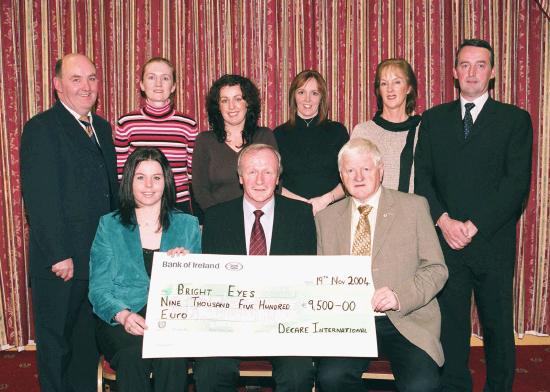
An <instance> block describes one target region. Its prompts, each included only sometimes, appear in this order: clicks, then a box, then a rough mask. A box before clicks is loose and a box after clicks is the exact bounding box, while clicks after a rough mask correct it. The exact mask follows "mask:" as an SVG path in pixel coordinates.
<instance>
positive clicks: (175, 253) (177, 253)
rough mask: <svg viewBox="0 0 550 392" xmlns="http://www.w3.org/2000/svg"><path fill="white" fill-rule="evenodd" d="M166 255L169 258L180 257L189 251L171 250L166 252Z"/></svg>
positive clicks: (182, 249)
mask: <svg viewBox="0 0 550 392" xmlns="http://www.w3.org/2000/svg"><path fill="white" fill-rule="evenodd" d="M166 254H167V255H168V256H170V257H174V256H182V255H187V254H189V251H188V250H187V249H185V248H172V249H170V250H169V251H167V252H166Z"/></svg>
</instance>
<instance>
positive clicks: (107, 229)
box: [89, 212, 201, 325]
mask: <svg viewBox="0 0 550 392" xmlns="http://www.w3.org/2000/svg"><path fill="white" fill-rule="evenodd" d="M176 247H183V248H185V249H187V250H189V252H190V253H201V235H200V229H199V222H198V220H197V218H195V217H194V216H191V215H187V214H184V213H172V214H170V227H169V228H168V230H166V231H164V232H163V233H162V238H161V241H160V251H161V252H165V251H167V250H169V249H172V248H176ZM148 291H149V276H148V275H147V272H146V271H145V265H144V261H143V249H142V246H141V240H140V237H139V228H138V227H137V226H136V227H134V228H128V227H125V226H123V225H122V223H121V222H120V219H119V217H118V216H116V215H115V213H114V212H112V213H110V214H107V215H104V216H102V217H101V219H100V221H99V226H98V228H97V232H96V235H95V239H94V242H93V244H92V250H91V254H90V291H89V298H90V302H91V303H92V306H93V308H94V313H95V314H97V315H98V316H99V317H100V318H101V319H102V320H103V321H105V322H107V323H109V324H111V325H116V324H117V323H116V322H114V321H113V317H114V316H115V315H116V314H117V313H118V312H120V311H121V310H124V309H129V310H130V311H132V312H138V311H139V310H141V309H142V308H143V306H144V305H145V304H146V303H147V294H148Z"/></svg>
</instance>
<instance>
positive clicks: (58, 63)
mask: <svg viewBox="0 0 550 392" xmlns="http://www.w3.org/2000/svg"><path fill="white" fill-rule="evenodd" d="M62 69H63V59H59V60H57V61H56V62H55V76H56V77H57V78H60V77H61V71H62Z"/></svg>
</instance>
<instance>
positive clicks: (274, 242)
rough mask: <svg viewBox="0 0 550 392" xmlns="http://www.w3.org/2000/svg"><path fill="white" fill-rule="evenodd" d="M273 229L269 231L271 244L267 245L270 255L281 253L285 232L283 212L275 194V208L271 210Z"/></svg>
mask: <svg viewBox="0 0 550 392" xmlns="http://www.w3.org/2000/svg"><path fill="white" fill-rule="evenodd" d="M273 214H274V215H273V229H272V231H271V246H270V247H269V254H270V255H277V254H281V252H282V251H283V249H284V242H285V241H284V237H285V233H284V230H283V228H284V227H287V226H286V224H285V219H286V217H285V214H284V212H283V210H282V208H281V206H280V203H279V200H278V198H277V196H276V195H275V210H274V211H273Z"/></svg>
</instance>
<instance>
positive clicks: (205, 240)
mask: <svg viewBox="0 0 550 392" xmlns="http://www.w3.org/2000/svg"><path fill="white" fill-rule="evenodd" d="M237 166H238V174H239V179H240V182H241V184H242V186H243V190H244V196H243V197H239V198H237V199H234V200H231V201H228V202H225V203H221V204H218V205H216V206H214V207H211V208H209V209H208V210H206V213H205V218H204V229H203V237H202V251H203V253H211V254H233V255H314V254H315V249H316V241H315V224H314V221H313V213H312V209H311V206H310V205H308V204H306V203H303V202H300V201H296V200H292V199H287V198H286V197H283V196H279V195H276V194H275V188H276V186H277V184H278V182H279V176H280V174H281V171H282V167H281V156H280V155H279V153H278V152H277V151H276V150H275V149H274V148H273V147H271V146H269V145H266V144H252V145H250V146H248V147H245V148H244V149H243V150H242V151H241V153H240V155H239V159H238V164H237ZM270 360H271V362H272V364H273V377H274V379H275V383H276V385H277V391H279V392H310V391H311V388H312V386H313V377H314V369H313V366H312V359H311V358H310V357H272V358H270ZM239 363H240V360H239V359H238V358H201V359H198V360H197V361H196V362H195V368H194V373H195V381H196V384H197V391H198V392H214V391H215V392H225V391H227V392H229V391H232V392H234V391H235V390H236V385H237V381H238V378H239Z"/></svg>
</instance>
